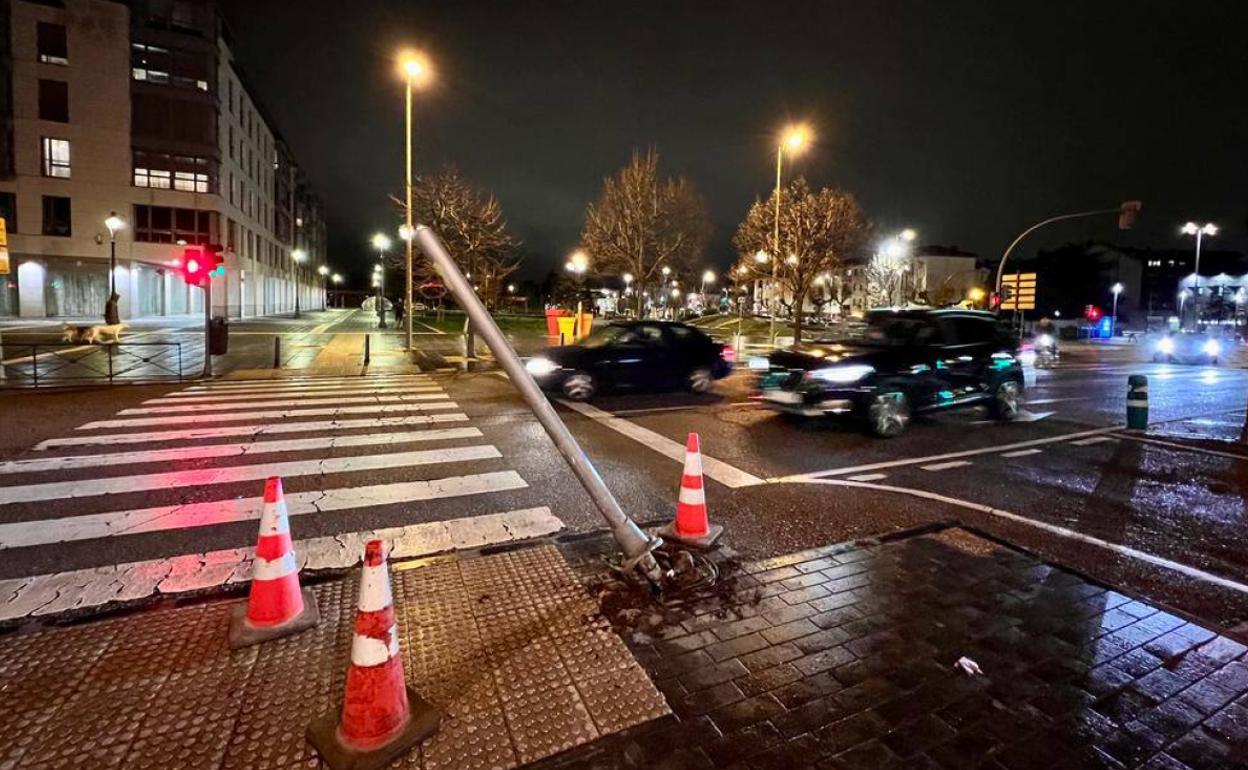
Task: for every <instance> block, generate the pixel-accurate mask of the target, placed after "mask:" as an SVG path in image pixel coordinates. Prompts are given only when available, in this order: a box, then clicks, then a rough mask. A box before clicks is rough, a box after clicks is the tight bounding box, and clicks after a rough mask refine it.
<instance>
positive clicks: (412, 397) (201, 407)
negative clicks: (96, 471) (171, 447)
mask: <svg viewBox="0 0 1248 770" xmlns="http://www.w3.org/2000/svg"><path fill="white" fill-rule="evenodd" d="M447 398H450V396H448V395H446V394H445V393H402V394H398V395H392V396H350V397H347V398H341V397H338V396H332V397H326V398H320V397H318V398H293V399H283V400H280V401H250V402H243V403H226V404H217V403H210V404H173V405H169V406H164V405H161V406H142V407H135V408H133V409H122V410H121V411H120V412H118V413H117V414H118V415H131V414H188V413H196V412H226V411H229V410H231V409H268V408H272V407H279V406H331V405H334V404H401V403H408V402H411V401H442V400H444V399H447Z"/></svg>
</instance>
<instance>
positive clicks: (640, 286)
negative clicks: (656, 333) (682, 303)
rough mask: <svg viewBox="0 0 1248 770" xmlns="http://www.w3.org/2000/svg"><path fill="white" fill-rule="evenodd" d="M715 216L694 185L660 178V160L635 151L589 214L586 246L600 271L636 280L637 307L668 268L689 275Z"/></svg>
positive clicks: (584, 234) (583, 238)
mask: <svg viewBox="0 0 1248 770" xmlns="http://www.w3.org/2000/svg"><path fill="white" fill-rule="evenodd" d="M710 234H711V224H710V217H709V216H708V214H707V212H706V205H705V204H704V203H703V202H702V197H701V196H700V195H699V194H698V192H697V190H696V189H694V186H693V184H692V183H691V182H689V181H688V180H686V179H684V178H683V177H682V178H677V179H671V178H668V179H660V178H659V155H658V153H657V152H655V151H654V150H650V151H648V152H647V153H646V154H645V155H642V154H640V153H637V152H634V153H633V158H632V160H631V161H629V163H628V165H627V166H625V167H624V168H622V169H620V171H619V173H617V174H616V175H615V176H613V177H610V178H608V179H605V180H603V183H602V194H601V195H600V196H599V198H598V201H597V202H595V203H591V204H590V205H589V207H588V208H587V209H586V210H585V228H584V230H583V231H582V233H581V241H582V243H583V244H584V246H585V248H586V249H588V251H589V253H590V256H591V258H592V259H593V262H594V269H595V270H597V271H598V272H600V273H608V274H613V275H623V274H625V273H629V274H631V275H632V276H633V286H634V288H635V289H636V290H637V308H638V314H639V315H640V313H641V309H642V308H643V307H644V305H643V304H642V303H643V300H642V294H643V291H644V289H645V287H646V286H649V285H652V284H654V283H655V282H657V281H659V280H661V272H662V268H663V267H665V266H666V267H670V268H671V269H672V271H673V272H674V273H678V272H681V271H686V272H687V271H689V270H690V269H691V268H692V267H693V266H695V265H696V264H698V263H699V262H700V261H701V258H702V255H703V253H704V252H705V250H706V243H707V241H708V240H709V239H710Z"/></svg>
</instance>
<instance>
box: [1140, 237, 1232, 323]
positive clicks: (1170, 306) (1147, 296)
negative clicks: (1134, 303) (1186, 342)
mask: <svg viewBox="0 0 1248 770" xmlns="http://www.w3.org/2000/svg"><path fill="white" fill-rule="evenodd" d="M1123 252H1124V253H1126V254H1129V255H1131V256H1132V257H1133V258H1135V259H1136V260H1137V261H1139V263H1140V264H1141V265H1142V266H1143V271H1144V272H1143V289H1142V297H1141V300H1142V303H1143V304H1142V307H1144V308H1146V309H1147V310H1148V311H1149V313H1150V314H1153V315H1159V314H1163V313H1172V312H1176V311H1177V310H1178V307H1179V305H1180V301H1179V292H1180V291H1181V290H1182V289H1185V288H1186V289H1189V290H1190V291H1192V292H1195V291H1196V289H1197V281H1196V275H1195V272H1194V270H1195V266H1196V252H1195V249H1193V248H1192V247H1191V246H1188V247H1187V248H1179V249H1123ZM1245 273H1248V256H1245V255H1244V254H1243V253H1242V252H1238V251H1228V250H1223V249H1209V248H1204V249H1201V252H1200V274H1201V280H1200V282H1199V284H1200V286H1199V288H1200V292H1201V294H1202V296H1205V297H1209V296H1220V294H1221V292H1222V289H1223V288H1224V287H1229V286H1232V285H1233V286H1236V287H1238V286H1241V285H1243V281H1242V280H1238V281H1232V280H1228V279H1229V278H1230V277H1232V276H1241V277H1242V276H1243V275H1244V274H1245ZM1215 279H1216V280H1215ZM1235 290H1236V291H1237V290H1238V288H1236V289H1235ZM1227 291H1231V290H1230V289H1229V288H1228V289H1227ZM1182 304H1183V305H1184V306H1185V309H1186V306H1187V304H1188V303H1186V302H1183V303H1182Z"/></svg>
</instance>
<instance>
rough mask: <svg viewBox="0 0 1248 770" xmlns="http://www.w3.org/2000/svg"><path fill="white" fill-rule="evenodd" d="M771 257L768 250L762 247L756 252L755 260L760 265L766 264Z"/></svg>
mask: <svg viewBox="0 0 1248 770" xmlns="http://www.w3.org/2000/svg"><path fill="white" fill-rule="evenodd" d="M769 259H771V257H770V256H769V255H768V254H767V252H765V251H762V250H761V249H760V250H759V251H757V252H755V253H754V261H755V262H757V263H758V264H760V265H761V264H764V263H765V262H767V260H769Z"/></svg>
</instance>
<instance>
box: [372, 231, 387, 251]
mask: <svg viewBox="0 0 1248 770" xmlns="http://www.w3.org/2000/svg"><path fill="white" fill-rule="evenodd" d="M373 248H374V249H377V250H378V251H385V250H386V249H388V248H390V239H389V238H387V237H386V234H385V233H377V234H376V235H374V236H373Z"/></svg>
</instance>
